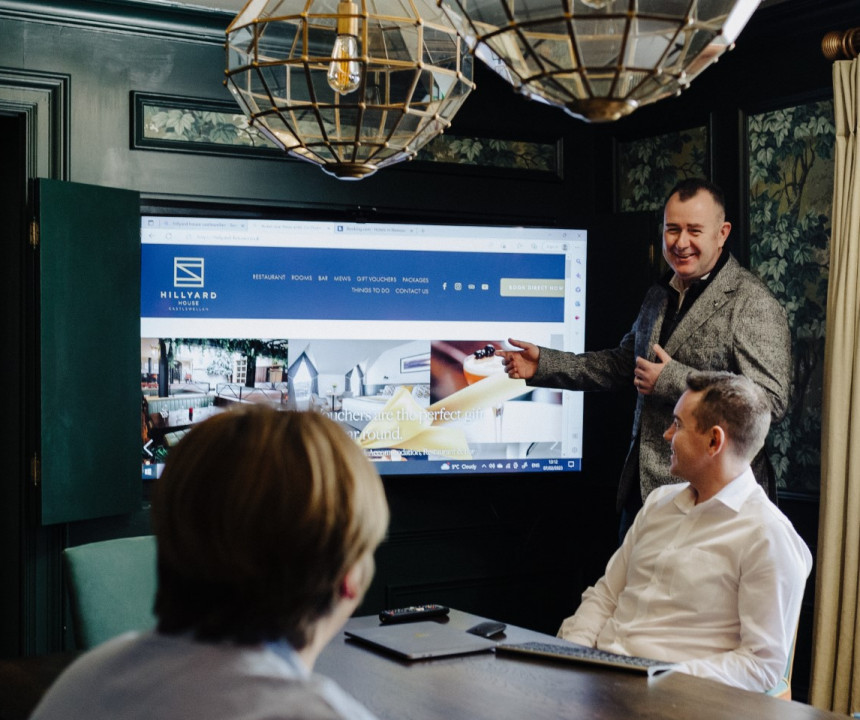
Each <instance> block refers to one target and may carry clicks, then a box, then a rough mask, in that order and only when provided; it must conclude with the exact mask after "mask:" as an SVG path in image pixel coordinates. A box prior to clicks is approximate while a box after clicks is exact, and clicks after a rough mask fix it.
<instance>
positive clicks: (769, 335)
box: [528, 255, 792, 509]
mask: <svg viewBox="0 0 860 720" xmlns="http://www.w3.org/2000/svg"><path fill="white" fill-rule="evenodd" d="M668 299H669V290H668V289H667V288H666V286H665V285H660V284H658V285H654V286H652V287H651V288H650V289H649V290H648V292H647V294H646V295H645V299H644V301H643V302H642V307H641V309H640V310H639V315H638V317H637V318H636V321H635V322H634V323H633V327H632V328H631V329H630V331H629V332H628V333H627V334H626V335H625V336H624V337H623V338H622V339H621V343H620V344H619V345H618V347H616V348H612V349H608V350H600V351H595V352H585V353H581V354H574V353H568V352H563V351H561V350H554V349H551V348H543V347H542V348H541V349H540V358H539V361H538V369H537V372H536V374H535V375H534V377H532V378H531V379H530V380H528V384H529V385H535V386H542V387H553V388H563V389H566V390H628V391H633V371H634V369H635V366H636V358H637V357H643V358H646V359H647V360H650V361H652V362H653V361H656V360H657V358H656V355H655V353H654V344H655V343H657V342H658V339H659V337H660V328H661V326H662V324H663V319H664V318H665V315H666V307H667V303H668ZM663 349H664V350H665V351H666V352H667V353H668V354H669V355H670V356H671V357H672V360H671V362H669V363H667V365H666V367H665V368H663V370H662V372H661V373H660V376H659V378H658V380H657V384H656V386H655V388H654V392H653V393H651V394H650V395H638V398H637V401H636V409H635V411H634V415H633V426H632V431H631V442H630V450H633V449H634V447H635V444H636V441H637V439H638V440H639V453H638V458H639V462H638V467H637V466H636V463H635V458H636V453H635V452H634V453H630V452H628V455H627V459H626V461H625V463H624V467H623V470H622V473H621V480H620V482H619V487H618V509H620V508H621V507H622V506H623V504H624V501H625V499H626V498H627V496H628V493H629V492H630V491H631V490H632V489H633V488H634V487H636V485H637V483H638V484H639V487H640V490H641V493H642V498H643V499H644V498H645V497H646V496H647V495H648V493H650V492H651V491H652V490H653V489H654V488H656V487H658V486H660V485H665V484H668V483H672V482H678V479H677V478H673V477H672V476H671V475H670V474H669V448H668V444H667V443H666V441H665V440H664V439H663V432H664V431H665V430H666V428H668V427H669V425H670V424H671V422H672V411H673V410H674V407H675V403H676V402H677V401H678V398H679V397H680V396H681V394H682V393H683V392H684V390H685V389H686V378H687V375H688V374H689V373H690V372H691V371H693V370H727V371H729V372H733V373H738V374H740V375H745V376H746V377H748V378H749V379H750V380H752V381H753V382H755V383H756V384H757V385H759V386H760V387H761V388H762V389H763V390H764V391H765V393H766V394H767V396H768V399H769V401H770V406H771V415H772V419H773V420H774V421H778V420H780V419H782V417H783V416H784V415H785V412H786V410H787V408H788V403H789V398H790V394H791V380H792V358H791V336H790V333H789V329H788V322H787V320H786V314H785V310H784V309H783V308H782V306H781V305H780V304H779V303H778V302H777V300H776V298H774V296H773V295H772V294H771V293H770V291H769V290H768V288H767V287H766V286H765V285H764V283H763V282H762V281H761V280H759V278H757V277H756V276H755V275H753V274H752V273H751V272H749V271H748V270H745V269H744V268H743V267H741V265H740V264H739V263H738V262H737V260H735V258H734V257H732V256H731V255H730V256H729V257H728V260H727V262H726V264H725V265H724V266H723V267H722V268H721V269H720V270H719V272H718V273H717V274H716V276H715V277H714V278H713V280H711V282H710V283H709V284H708V285H707V287H706V288H705V289H704V290H703V291H702V294H701V295H700V296H699V297H698V298H697V299H696V301H695V302H694V303H693V305H692V306H691V307H690V309H689V310H688V311H687V313H686V314H685V315H684V317H683V318H681V320H680V322H679V323H678V325H677V327H676V328H675V330H674V332H673V333H672V335H671V337H670V338H669V340H668V341H667V343H666V345H665V347H664V348H663ZM757 479H759V481H760V482H761V480H762V479H761V478H757Z"/></svg>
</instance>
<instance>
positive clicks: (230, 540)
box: [33, 406, 388, 720]
mask: <svg viewBox="0 0 860 720" xmlns="http://www.w3.org/2000/svg"><path fill="white" fill-rule="evenodd" d="M152 522H153V527H154V530H155V535H156V537H157V541H158V591H157V595H156V600H155V613H156V615H157V616H158V626H157V629H156V630H155V631H152V632H147V633H127V634H124V635H121V636H120V637H117V638H114V639H113V640H110V641H108V642H106V643H104V644H103V645H101V646H99V647H98V648H95V649H94V650H92V651H90V652H89V653H87V654H85V655H84V656H82V657H81V658H80V659H78V660H77V661H76V662H75V663H74V664H73V665H72V666H71V667H70V668H69V669H68V670H67V671H66V672H65V673H64V674H63V675H62V676H61V677H60V678H59V680H58V681H57V682H56V683H55V685H54V686H53V687H52V688H51V689H50V690H49V691H48V693H47V695H46V696H45V698H44V699H43V700H42V702H41V704H40V705H39V707H38V708H37V709H36V711H35V714H34V715H33V718H35V719H36V720H52V719H54V718H57V719H59V718H63V719H66V718H86V719H87V720H108V719H111V720H115V719H116V718H123V719H124V720H134V719H140V720H142V719H143V718H183V720H194V719H195V718H201V719H203V718H205V719H206V720H218V719H219V718H225V719H226V718H230V719H231V720H239V719H240V718H270V719H271V720H276V719H278V718H280V719H288V718H290V719H291V718H295V719H298V718H301V720H317V719H325V720H337V719H340V718H350V719H351V720H353V719H355V720H373V715H372V714H371V713H370V712H369V711H368V710H367V709H366V708H364V707H363V706H361V705H359V703H358V702H357V701H355V700H354V699H353V698H351V697H350V696H348V695H347V694H346V693H345V692H344V691H342V690H341V689H340V688H339V687H338V686H336V685H335V684H334V683H333V682H332V681H331V680H327V679H325V678H322V677H319V676H316V675H313V674H312V673H311V670H312V668H313V665H314V662H315V660H316V658H317V656H318V655H319V653H320V651H321V650H322V649H323V648H324V647H325V645H326V643H328V641H329V640H330V639H331V638H332V637H333V636H334V635H335V634H336V633H338V632H339V631H340V629H341V628H342V626H343V624H344V623H345V622H346V620H347V619H348V618H349V617H350V615H351V614H352V613H353V611H354V610H355V609H356V607H357V606H358V604H359V602H360V600H361V598H362V596H363V594H364V592H365V590H366V589H367V587H368V585H369V584H370V580H371V576H372V575H373V568H374V565H373V552H374V550H375V549H376V547H377V545H378V544H379V542H380V541H381V540H382V537H383V535H384V533H385V531H386V528H387V525H388V506H387V503H386V500H385V494H384V491H383V488H382V483H381V481H380V479H379V476H378V475H377V473H376V470H374V468H373V466H372V464H371V463H370V462H369V461H368V460H366V459H365V457H364V455H363V453H362V452H361V451H360V450H359V448H358V446H357V445H356V444H355V443H354V442H353V441H352V440H351V439H350V438H349V437H348V436H347V435H346V434H344V433H343V432H342V431H341V430H340V428H338V426H337V425H336V424H335V423H334V422H333V421H331V420H329V419H327V418H325V417H324V416H322V415H319V414H317V413H298V412H276V411H274V410H270V409H267V408H263V407H259V406H255V407H251V408H250V409H245V410H236V411H231V412H226V413H223V414H220V415H216V416H214V417H212V418H211V419H209V420H206V421H204V422H203V423H201V424H200V425H198V426H196V427H194V428H193V429H192V430H191V431H190V432H189V434H188V435H187V436H186V437H185V438H184V439H183V440H182V442H180V443H179V445H178V446H177V447H176V448H175V449H174V450H172V451H171V454H170V455H169V457H168V459H167V466H166V468H165V470H164V473H163V474H162V476H161V478H159V480H157V481H156V484H155V488H154V497H153V501H152Z"/></svg>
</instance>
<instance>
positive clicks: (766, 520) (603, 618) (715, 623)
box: [559, 372, 812, 691]
mask: <svg viewBox="0 0 860 720" xmlns="http://www.w3.org/2000/svg"><path fill="white" fill-rule="evenodd" d="M769 425H770V406H769V405H768V402H767V399H766V397H765V396H764V394H763V392H762V391H761V390H760V389H759V388H758V387H757V386H756V385H755V384H754V383H752V382H751V381H750V380H748V379H746V378H745V377H743V376H740V375H734V374H731V373H718V372H710V373H693V374H691V375H690V376H689V378H688V380H687V390H686V391H685V392H684V394H683V395H682V396H681V398H680V400H678V403H677V404H676V405H675V410H674V420H673V422H672V425H671V426H670V427H669V428H668V429H667V430H666V432H665V434H664V437H665V438H666V440H668V441H669V442H670V443H671V468H670V470H671V473H672V475H673V476H675V477H678V478H681V479H683V480H686V481H687V482H686V483H682V484H676V485H664V486H662V487H660V488H658V489H656V490H655V491H654V492H652V493H651V494H650V495H649V496H648V498H647V500H646V502H645V505H644V506H643V508H642V509H641V510H640V511H639V513H638V514H637V516H636V519H635V521H634V523H633V526H632V527H631V528H630V531H629V532H628V533H627V535H626V537H625V539H624V542H623V543H622V545H621V547H620V548H619V549H618V550H617V551H616V553H615V554H614V555H613V556H612V558H611V559H610V561H609V564H608V565H607V567H606V573H605V575H604V576H603V577H602V578H601V579H600V580H599V581H598V582H597V583H596V584H595V586H594V587H590V588H588V589H587V590H586V591H585V592H584V593H583V596H582V604H581V605H580V606H579V609H578V610H577V611H576V613H575V614H574V615H573V616H571V617H569V618H567V619H566V620H565V621H564V622H563V623H562V625H561V628H560V630H559V636H560V637H563V638H565V639H567V640H570V641H573V642H577V643H581V644H583V645H588V646H592V647H597V648H600V649H601V650H608V651H611V652H616V653H621V654H625V655H635V656H640V657H651V658H656V659H658V660H665V661H667V662H674V663H678V669H679V670H680V671H682V672H686V673H689V674H691V675H697V676H700V677H707V678H711V679H713V680H718V681H720V682H724V683H727V684H729V685H734V686H737V687H742V688H746V689H748V690H756V691H766V690H768V689H770V688H771V687H773V686H775V685H776V684H777V682H778V680H779V678H780V677H781V674H782V672H783V671H784V669H785V666H786V663H787V660H788V656H789V653H790V651H791V646H792V642H793V639H794V632H795V628H796V626H797V619H798V616H799V613H800V603H801V600H802V598H803V591H804V587H805V584H806V578H807V577H808V576H809V573H810V571H811V569H812V556H811V554H810V552H809V549H808V548H807V547H806V544H805V543H804V542H803V540H802V539H801V538H800V537H799V536H798V534H797V533H796V531H795V530H794V528H793V527H792V525H791V523H790V522H789V520H788V519H787V518H786V517H785V516H784V515H783V514H782V513H781V512H780V511H779V510H778V509H777V507H776V506H775V505H774V504H773V503H772V502H771V501H770V500H768V498H767V496H766V495H765V493H764V491H763V490H762V489H761V487H760V486H759V485H758V484H757V483H756V481H755V478H754V477H753V474H752V471H751V470H750V461H751V460H752V458H753V457H754V456H755V454H756V453H757V452H758V450H759V449H760V448H761V447H762V445H763V444H764V439H765V436H766V435H767V431H768V428H769Z"/></svg>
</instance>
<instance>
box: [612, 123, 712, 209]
mask: <svg viewBox="0 0 860 720" xmlns="http://www.w3.org/2000/svg"><path fill="white" fill-rule="evenodd" d="M707 143H708V133H707V129H706V128H704V127H698V128H692V129H690V130H682V131H680V132H672V133H666V134H665V135H657V136H654V137H650V138H643V139H641V140H633V141H631V142H625V143H621V144H620V146H619V149H618V169H619V171H618V198H619V202H618V206H619V210H621V212H632V211H636V210H659V211H662V210H663V203H664V202H665V201H666V196H667V195H668V194H669V191H670V190H671V189H672V188H673V187H674V186H675V183H677V182H678V181H679V180H683V179H684V178H688V177H707V175H708V165H707V147H708V144H707ZM661 222H662V219H661Z"/></svg>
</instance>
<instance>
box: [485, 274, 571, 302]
mask: <svg viewBox="0 0 860 720" xmlns="http://www.w3.org/2000/svg"><path fill="white" fill-rule="evenodd" d="M499 293H500V294H501V295H502V296H503V297H557V298H563V297H564V279H563V278H550V279H545V278H502V279H501V281H500V286H499Z"/></svg>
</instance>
